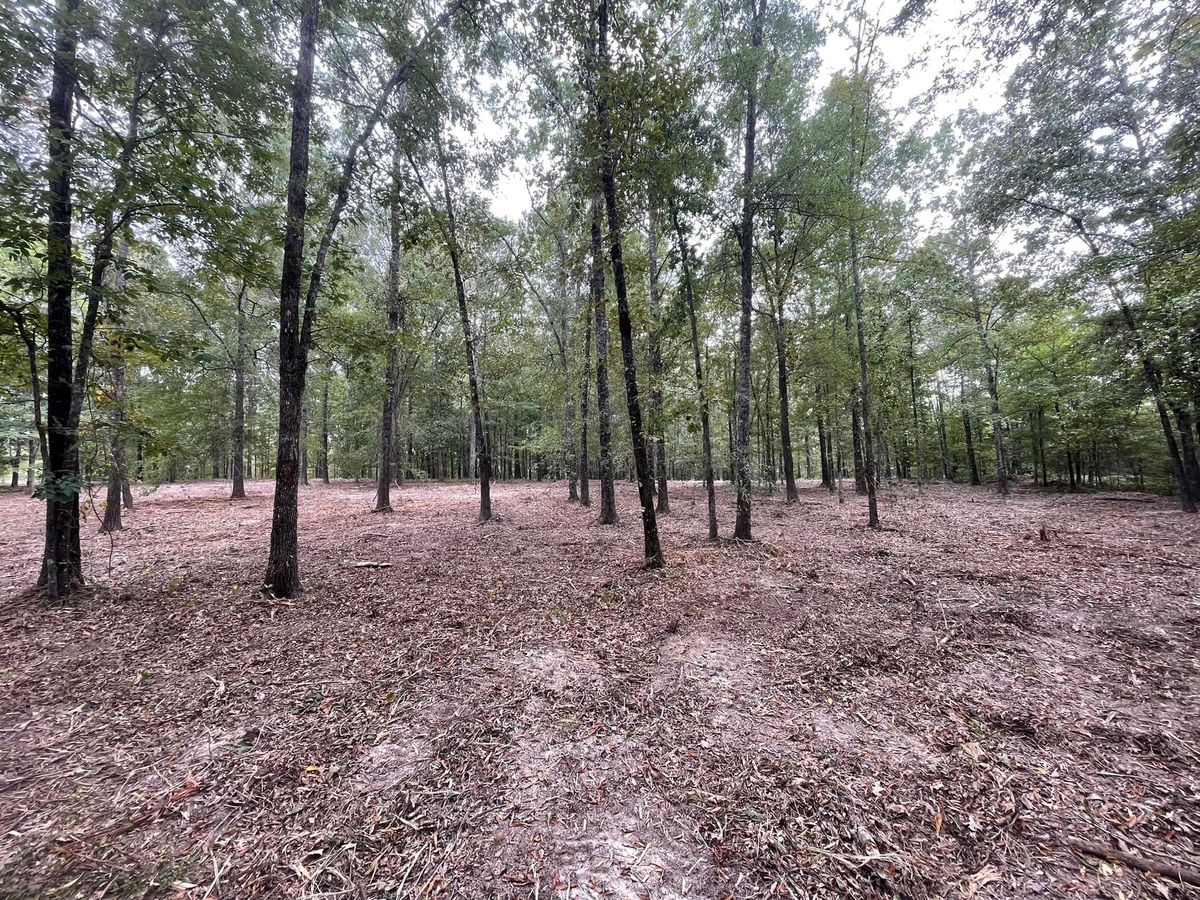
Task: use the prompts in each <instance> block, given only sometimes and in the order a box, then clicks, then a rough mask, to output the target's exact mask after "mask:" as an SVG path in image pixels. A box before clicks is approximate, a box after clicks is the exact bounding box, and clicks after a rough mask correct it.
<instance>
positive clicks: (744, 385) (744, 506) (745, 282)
mask: <svg viewBox="0 0 1200 900" xmlns="http://www.w3.org/2000/svg"><path fill="white" fill-rule="evenodd" d="M749 5H750V52H751V54H752V56H753V57H754V59H753V61H752V66H751V74H750V77H749V80H748V82H747V84H746V87H745V92H746V128H745V133H744V136H743V154H744V158H743V169H742V218H741V223H740V225H739V227H738V242H739V245H740V247H739V249H740V259H739V261H740V267H741V314H740V318H739V320H738V370H737V371H738V377H737V393H736V404H737V405H736V417H735V422H734V435H733V468H734V486H735V488H736V492H737V518H736V521H735V524H734V528H733V536H734V539H736V540H739V541H749V540H753V535H752V532H751V527H750V491H751V480H750V330H751V324H752V317H753V314H754V197H753V187H754V152H755V137H756V129H757V126H758V52H759V50H760V48H761V47H762V43H763V18H764V16H765V14H766V9H767V0H749Z"/></svg>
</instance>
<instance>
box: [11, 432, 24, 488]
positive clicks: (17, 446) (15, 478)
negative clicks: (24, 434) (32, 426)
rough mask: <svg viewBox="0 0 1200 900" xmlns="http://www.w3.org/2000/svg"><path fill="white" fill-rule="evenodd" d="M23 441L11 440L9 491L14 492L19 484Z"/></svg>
mask: <svg viewBox="0 0 1200 900" xmlns="http://www.w3.org/2000/svg"><path fill="white" fill-rule="evenodd" d="M24 446H25V441H24V440H22V439H21V438H19V437H16V438H13V439H12V447H13V455H12V483H11V484H9V489H10V490H14V491H15V490H16V489H17V487H18V486H19V485H20V483H21V451H22V450H23V449H24Z"/></svg>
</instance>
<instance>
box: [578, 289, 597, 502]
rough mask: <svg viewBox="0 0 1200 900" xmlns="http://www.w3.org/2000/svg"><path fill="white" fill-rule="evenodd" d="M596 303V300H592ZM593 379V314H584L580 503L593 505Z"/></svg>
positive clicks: (580, 417) (580, 427)
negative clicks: (590, 425)
mask: <svg viewBox="0 0 1200 900" xmlns="http://www.w3.org/2000/svg"><path fill="white" fill-rule="evenodd" d="M592 303H593V305H594V301H592ZM591 380H592V314H591V311H590V310H588V309H587V308H586V307H585V308H584V316H583V375H582V377H581V378H580V379H579V503H580V505H581V506H591V505H592V489H591V462H590V461H589V459H588V389H589V387H590V385H591Z"/></svg>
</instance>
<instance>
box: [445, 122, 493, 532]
mask: <svg viewBox="0 0 1200 900" xmlns="http://www.w3.org/2000/svg"><path fill="white" fill-rule="evenodd" d="M437 150H438V166H439V168H440V170H441V174H442V194H443V196H444V198H445V202H446V244H447V250H448V251H449V253H450V267H451V269H452V270H453V271H454V293H455V295H456V296H457V297H458V316H459V319H460V321H461V322H462V330H463V345H464V347H465V348H466V355H467V383H468V385H469V387H470V394H471V415H472V417H473V418H474V421H475V435H476V441H477V449H476V455H477V461H478V464H479V518H480V520H481V521H484V522H486V521H488V520H489V519H491V517H492V491H491V486H492V454H491V450H490V448H489V446H488V445H489V440H488V432H487V425H486V423H485V422H484V418H483V404H482V403H481V402H480V398H479V372H478V369H477V368H476V365H475V343H474V341H473V339H472V337H471V318H470V315H469V314H468V312H467V289H466V285H465V284H464V282H463V275H462V259H461V258H460V255H459V246H458V226H457V223H456V220H455V217H454V201H453V198H452V197H451V195H450V177H449V175H448V174H447V172H446V154H445V152H444V148H443V146H442V140H441V135H438V138H437Z"/></svg>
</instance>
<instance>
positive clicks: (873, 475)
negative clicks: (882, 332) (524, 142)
mask: <svg viewBox="0 0 1200 900" xmlns="http://www.w3.org/2000/svg"><path fill="white" fill-rule="evenodd" d="M857 53H858V51H857V50H856V52H855V58H854V75H855V80H856V82H857V79H858V73H859V69H858V55H857ZM855 89H856V90H857V84H856V85H855ZM857 103H858V101H857V97H856V98H855V100H854V101H853V102H852V103H851V106H850V186H851V190H852V191H853V193H854V197H853V200H854V202H856V203H857V201H858V196H857V195H858V179H859V174H860V164H859V158H858V154H859V145H858V116H857ZM861 268H862V264H861V260H860V258H859V254H858V215H857V211H855V214H854V215H853V216H852V217H851V219H850V274H851V277H852V281H853V289H854V290H853V293H854V326H855V329H854V330H855V335H856V337H857V343H858V381H859V395H858V402H859V405H860V407H861V409H862V437H863V468H864V469H865V470H866V480H867V525H868V526H869V527H870V528H878V527H879V507H878V504H877V502H876V499H875V484H876V481H877V479H878V473H877V472H876V470H875V440H874V435H873V431H874V428H875V423H874V422H872V421H871V378H870V369H869V367H868V364H867V337H866V326H865V323H864V322H863V289H862V272H861Z"/></svg>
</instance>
